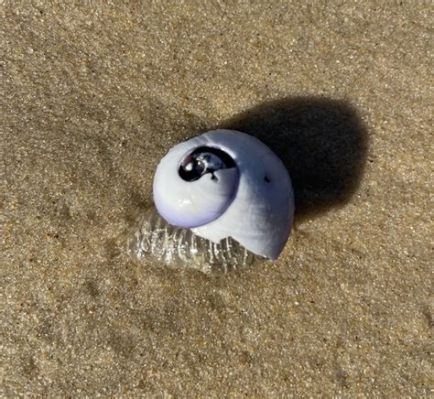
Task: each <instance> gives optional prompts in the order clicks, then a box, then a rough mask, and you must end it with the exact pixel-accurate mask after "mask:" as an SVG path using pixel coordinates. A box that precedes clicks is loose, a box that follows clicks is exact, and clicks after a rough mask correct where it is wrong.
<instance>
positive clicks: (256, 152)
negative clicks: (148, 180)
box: [153, 130, 294, 259]
mask: <svg viewBox="0 0 434 399" xmlns="http://www.w3.org/2000/svg"><path fill="white" fill-rule="evenodd" d="M153 187H154V201H155V205H156V207H157V210H158V212H159V213H160V215H161V216H162V217H163V218H164V219H165V220H166V221H167V222H168V223H170V224H172V225H175V226H180V227H186V228H191V229H192V231H193V233H194V234H195V235H197V236H200V237H203V238H205V239H207V240H210V241H212V242H214V243H219V242H220V241H222V240H224V239H226V238H229V237H231V238H233V239H234V240H235V241H237V242H238V243H240V244H241V245H242V246H243V247H245V248H246V249H247V250H249V251H251V252H253V253H254V254H256V255H259V256H263V257H266V258H271V259H275V258H277V256H278V255H279V254H280V252H281V251H282V249H283V247H284V245H285V243H286V241H287V239H288V236H289V233H290V229H291V225H292V220H293V212H294V198H293V191H292V185H291V180H290V178H289V175H288V172H287V170H286V168H285V166H284V165H283V163H282V161H281V160H280V159H279V158H278V157H277V156H276V155H275V154H274V153H273V152H272V151H271V150H270V149H269V148H268V147H267V146H266V145H265V144H263V143H262V142H261V141H259V140H258V139H256V138H254V137H252V136H250V135H247V134H245V133H241V132H236V131H230V130H215V131H210V132H207V133H204V134H202V135H200V136H197V137H195V138H193V139H191V140H188V141H186V142H183V143H180V144H178V145H176V146H175V147H173V148H172V149H171V150H170V151H169V152H168V154H167V155H166V156H165V157H164V158H163V159H162V160H161V162H160V164H159V165H158V167H157V171H156V174H155V178H154V186H153Z"/></svg>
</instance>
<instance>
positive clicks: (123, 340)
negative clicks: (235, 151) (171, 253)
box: [0, 1, 434, 398]
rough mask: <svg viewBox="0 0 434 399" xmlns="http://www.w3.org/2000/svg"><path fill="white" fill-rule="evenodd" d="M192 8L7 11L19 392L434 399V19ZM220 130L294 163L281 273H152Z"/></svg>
mask: <svg viewBox="0 0 434 399" xmlns="http://www.w3.org/2000/svg"><path fill="white" fill-rule="evenodd" d="M168 3H169V2H151V1H149V2H142V3H134V4H141V5H131V6H115V5H105V2H93V4H92V6H85V5H83V4H78V3H77V4H76V5H73V4H72V3H68V4H71V5H56V6H52V5H49V4H48V2H44V1H40V2H39V1H36V2H34V3H33V5H32V6H30V5H29V3H28V2H22V3H19V2H7V1H5V2H3V3H2V4H1V5H0V10H1V21H2V22H1V24H0V29H1V30H2V34H1V38H2V42H1V43H2V44H1V52H2V56H1V71H2V78H1V79H2V80H1V82H2V83H1V85H2V96H1V122H2V123H1V136H2V139H1V163H2V168H1V171H2V175H1V182H2V190H1V191H2V198H1V221H2V233H1V241H2V249H1V258H0V263H1V268H0V272H1V280H0V281H1V290H0V293H1V298H0V303H1V306H0V310H1V312H0V332H1V341H0V342H1V351H0V359H1V360H0V367H1V368H0V375H1V384H0V395H1V396H3V397H17V396H23V397H24V396H26V397H30V396H32V397H85V396H88V397H96V396H98V395H100V396H102V397H113V396H115V397H139V396H145V397H218V398H221V397H296V398H300V397H332V396H335V397H388V398H397V397H414V398H423V397H428V396H429V393H430V389H432V388H433V384H432V375H433V371H434V370H433V364H432V357H431V355H430V354H431V353H432V348H433V346H432V328H433V321H432V320H433V307H432V304H433V302H432V270H431V269H430V266H429V265H430V261H431V262H432V258H433V253H432V248H433V241H432V236H433V217H432V216H433V214H432V157H433V151H432V133H431V131H432V114H433V106H432V105H433V96H432V83H433V79H432V76H433V75H432V72H431V71H432V53H433V46H432V35H431V34H430V30H429V26H430V25H431V24H432V20H433V19H432V8H431V10H429V8H428V6H427V4H428V3H426V2H425V3H426V5H424V4H423V3H424V2H402V3H403V4H400V3H399V2H396V3H395V4H393V5H390V6H385V5H383V6H379V5H375V4H374V3H372V4H369V3H367V2H360V3H359V4H357V3H351V4H346V5H340V2H334V3H332V4H329V5H327V6H326V5H325V4H322V3H321V2H318V3H314V4H315V5H313V6H308V5H303V4H301V3H303V2H301V3H294V4H293V5H290V2H288V3H287V2H279V1H272V2H267V3H266V4H265V3H263V4H261V2H251V4H249V2H239V3H238V4H236V3H235V2H226V1H210V2H206V5H205V4H203V2H199V1H197V2H196V1H186V2H170V4H171V5H169V4H168ZM65 4H66V3H65ZM430 39H431V40H430ZM215 127H232V128H237V129H240V130H243V131H246V132H248V133H250V134H253V135H255V136H257V137H259V138H260V139H261V140H263V141H264V142H266V143H267V144H268V145H269V146H270V147H271V148H273V150H275V151H276V153H277V154H278V155H279V156H280V157H281V158H282V160H283V161H284V163H285V164H286V165H287V167H288V169H289V172H290V174H291V176H292V178H293V181H294V189H295V193H296V201H297V213H296V223H295V227H294V230H293V234H292V236H291V238H290V240H289V242H288V244H287V245H286V247H285V250H284V252H283V253H282V255H281V257H280V258H279V259H278V260H277V261H276V262H270V263H265V264H261V265H257V266H253V267H251V268H249V269H248V270H243V271H235V272H231V273H227V274H222V273H215V274H211V275H205V274H203V273H200V272H198V271H194V270H188V269H187V270H172V269H168V268H164V267H161V266H160V265H158V264H157V263H156V262H154V261H153V260H152V259H147V260H146V261H145V262H143V263H141V264H137V263H135V262H132V261H131V260H130V259H129V258H128V257H127V256H126V255H125V253H123V252H122V251H119V249H118V246H117V242H118V236H119V234H120V233H121V232H123V231H124V230H125V229H126V228H128V227H129V226H131V225H133V224H134V223H135V221H136V220H137V215H140V214H141V213H142V212H143V211H144V210H145V209H147V208H148V207H149V206H150V205H151V204H152V198H151V197H152V196H151V185H152V176H153V171H154V170H155V167H156V165H157V163H158V161H159V159H160V158H161V157H162V156H163V155H164V154H165V153H166V151H167V150H168V149H169V148H170V147H171V146H173V145H174V144H176V143H177V142H179V141H181V140H184V139H187V138H189V137H191V136H193V135H195V134H197V133H198V132H201V131H205V130H208V129H211V128H215ZM430 196H431V198H430Z"/></svg>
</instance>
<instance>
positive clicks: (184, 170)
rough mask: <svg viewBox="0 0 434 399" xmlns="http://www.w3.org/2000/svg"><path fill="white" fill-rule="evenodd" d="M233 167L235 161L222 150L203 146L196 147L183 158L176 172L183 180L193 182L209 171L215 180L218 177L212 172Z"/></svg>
mask: <svg viewBox="0 0 434 399" xmlns="http://www.w3.org/2000/svg"><path fill="white" fill-rule="evenodd" d="M235 167H236V164H235V161H234V160H233V159H232V158H231V156H230V155H229V154H227V153H226V152H224V151H223V150H220V149H218V148H214V147H206V146H203V147H199V148H196V149H195V150H194V151H193V152H192V153H191V154H189V155H188V156H186V157H185V158H184V160H183V161H182V162H181V165H180V166H179V169H178V174H179V176H180V177H181V178H182V179H183V180H185V181H188V182H193V181H196V180H198V179H200V178H201V177H202V176H203V175H205V174H207V173H211V175H212V176H211V179H212V180H213V181H216V182H217V181H218V177H217V176H216V175H215V174H214V172H216V171H217V170H220V169H229V168H235Z"/></svg>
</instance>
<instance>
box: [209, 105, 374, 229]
mask: <svg viewBox="0 0 434 399" xmlns="http://www.w3.org/2000/svg"><path fill="white" fill-rule="evenodd" d="M217 127H218V128H226V129H234V130H239V131H242V132H245V133H249V134H251V135H253V136H255V137H257V138H259V139H260V140H261V141H263V142H264V143H265V144H267V145H268V146H269V147H270V148H271V149H272V150H273V151H274V152H275V153H276V154H277V155H278V156H279V157H280V158H281V159H282V161H283V162H284V164H285V165H286V167H287V168H288V171H289V173H290V176H291V179H292V183H293V186H294V192H295V200H296V214H295V216H296V221H302V220H303V219H306V218H311V217H313V216H316V215H318V214H321V213H323V212H326V211H328V210H329V209H331V208H333V207H338V206H342V205H344V204H345V203H347V202H348V201H349V199H350V198H351V196H352V195H353V193H354V192H355V191H356V189H357V187H358V185H359V183H360V180H361V178H362V175H363V169H364V164H365V161H366V156H367V150H368V134H367V130H366V128H365V127H364V125H363V123H362V121H361V119H360V117H359V116H358V113H357V111H356V110H355V109H354V108H353V107H352V106H351V105H349V104H348V103H347V102H344V101H339V100H330V99H327V98H323V97H293V98H285V99H280V100H273V101H270V102H266V103H263V104H261V105H258V106H256V107H254V108H252V109H250V110H247V111H245V112H243V113H241V114H239V115H236V116H235V117H233V118H231V119H229V120H227V121H224V122H222V123H220V124H219V125H218V126H217Z"/></svg>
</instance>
